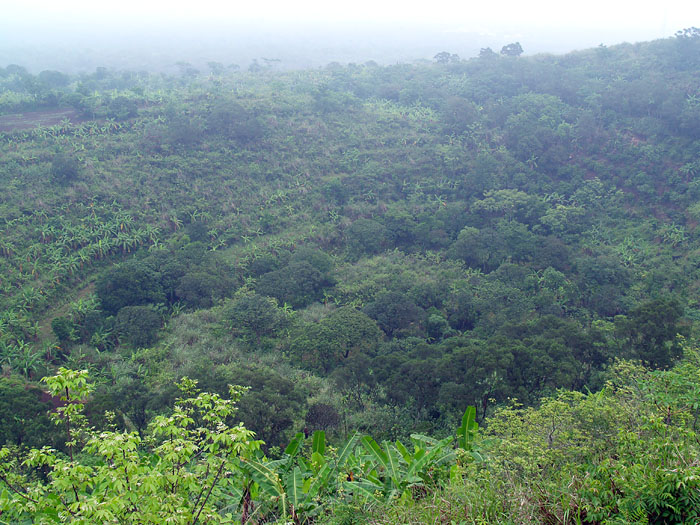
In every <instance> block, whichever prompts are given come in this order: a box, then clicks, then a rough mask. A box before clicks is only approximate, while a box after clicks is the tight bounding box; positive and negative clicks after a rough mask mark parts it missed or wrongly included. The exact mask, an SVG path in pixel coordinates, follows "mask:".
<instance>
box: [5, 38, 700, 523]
mask: <svg viewBox="0 0 700 525" xmlns="http://www.w3.org/2000/svg"><path fill="white" fill-rule="evenodd" d="M506 49H510V48H508V46H504V50H506ZM512 49H515V48H512ZM518 55H519V53H508V52H502V56H499V55H498V54H496V53H494V52H492V51H490V50H487V49H485V50H483V51H482V53H481V56H480V57H479V58H475V59H471V60H468V61H463V60H459V58H458V57H456V56H455V55H450V54H449V53H440V54H438V55H437V56H436V63H434V64H417V65H405V64H401V65H395V66H390V67H379V66H377V65H376V64H373V63H367V64H364V65H355V64H350V65H347V66H341V65H339V64H329V65H328V66H327V67H325V68H323V69H321V70H314V71H298V72H286V73H275V72H270V71H266V70H255V71H248V72H237V71H236V72H228V71H226V70H224V69H223V68H221V67H218V66H217V65H216V64H212V66H211V72H210V73H209V74H208V75H206V76H205V75H202V74H200V73H198V72H197V71H195V70H193V69H191V68H187V67H186V65H183V67H182V68H181V69H182V71H181V75H179V76H177V77H169V76H165V75H152V74H148V73H133V72H117V71H110V70H108V69H105V68H98V70H96V71H95V73H93V74H89V75H80V76H76V77H73V76H68V75H64V74H62V73H59V72H55V71H44V72H41V73H39V74H38V75H32V74H30V73H29V72H27V71H26V70H25V69H23V68H22V67H20V66H14V65H13V66H8V67H6V68H4V69H1V68H0V130H4V131H1V132H0V180H1V181H2V187H3V189H4V191H3V192H2V193H1V194H0V288H1V289H2V294H0V362H1V363H2V367H3V376H2V377H0V442H1V443H4V444H5V445H7V447H8V448H5V449H3V452H2V461H3V466H2V469H1V470H0V480H2V483H3V485H2V489H1V490H2V492H1V494H2V495H1V496H0V508H2V512H3V513H8V512H9V513H10V514H9V516H10V518H9V519H10V521H12V520H13V519H20V517H23V519H29V520H31V515H32V513H35V514H36V516H39V515H40V516H42V519H44V520H45V521H46V522H53V521H56V520H74V521H80V520H81V519H82V520H83V521H84V522H86V523H93V522H95V520H101V521H109V520H112V521H119V520H122V521H125V522H128V521H129V520H132V521H134V522H153V523H159V522H162V520H163V519H164V517H163V515H162V514H158V513H159V512H168V511H167V509H182V514H181V515H180V516H179V517H178V518H177V519H178V520H180V522H183V523H191V522H196V521H198V520H200V521H215V520H218V519H220V520H223V521H225V520H226V519H231V520H239V521H240V520H243V521H245V520H246V519H248V518H250V520H252V521H258V522H259V521H265V520H268V521H269V520H274V519H277V518H279V519H292V520H297V521H304V520H317V521H323V520H324V519H334V520H336V521H337V522H346V523H351V522H353V521H357V520H360V521H362V520H365V521H368V520H373V521H377V522H383V521H391V520H394V521H396V522H407V521H411V520H416V521H434V520H438V521H439V520H443V521H445V520H448V521H449V520H453V521H455V522H460V521H466V522H468V523H483V522H488V521H492V522H493V521H504V522H505V521H511V522H514V523H524V522H538V521H541V522H547V523H602V522H609V523H614V522H619V523H629V522H640V523H642V522H645V520H646V521H648V522H658V523H661V522H684V521H685V522H688V521H691V522H692V521H693V520H697V519H698V517H697V515H696V514H695V513H696V512H697V511H696V510H694V509H697V508H698V506H700V487H698V482H697V468H698V465H697V452H698V451H697V439H696V438H697V428H696V426H697V415H698V412H697V410H698V403H697V393H698V391H699V389H700V383H699V380H700V376H699V375H698V374H699V373H700V372H699V371H700V367H699V366H698V365H699V363H698V357H697V351H696V342H695V341H696V338H697V327H698V324H697V323H698V320H700V314H699V313H698V306H699V303H698V295H697V294H698V283H700V269H699V268H698V262H700V261H699V259H698V254H700V236H699V235H698V233H700V230H699V229H698V221H700V206H699V205H698V202H697V201H698V198H700V91H698V86H700V31H698V30H697V29H690V30H685V31H683V32H679V33H678V34H677V35H676V37H674V38H671V39H666V40H660V41H655V42H650V43H642V44H634V45H632V44H625V45H620V46H615V47H610V48H606V47H603V46H601V47H599V48H597V49H593V50H588V51H583V52H577V53H572V54H569V55H565V56H560V57H555V56H535V57H521V56H518ZM445 56H447V57H448V58H447V59H445ZM19 112H24V113H23V114H21V115H20V114H19ZM57 119H58V122H57V123H53V122H55V121H56V120H57ZM49 123H53V124H51V125H47V124H49ZM59 367H62V368H61V369H62V372H61V373H60V374H59V375H58V376H54V374H55V373H56V370H57V369H58V368H59ZM70 370H74V371H77V370H83V371H86V372H70ZM88 375H89V377H90V381H91V382H92V383H91V385H92V386H91V387H90V388H88V387H87V385H88V383H87V376H88ZM52 377H53V379H52ZM183 377H187V378H189V379H188V380H185V381H182V380H181V378H183ZM42 378H45V380H44V382H43V383H42V382H40V380H41V379H42ZM195 382H196V384H197V385H198V386H197V388H198V389H199V390H198V389H195V388H194V385H195ZM176 384H179V385H180V390H178V388H177V387H176ZM56 385H59V387H60V388H59V387H57V386H56ZM228 385H241V386H245V387H249V389H248V390H247V391H244V390H245V389H243V390H241V389H234V390H233V391H232V393H233V394H234V399H235V400H236V407H235V410H234V407H233V404H231V403H229V402H228V401H225V400H224V397H221V396H225V395H226V394H227V393H228V392H229V386H228ZM200 390H202V391H205V392H210V394H202V393H201V392H200ZM180 391H182V392H184V394H181V393H180ZM62 395H63V396H64V397H68V398H70V399H64V400H61V399H60V397H61V396H62ZM69 401H70V402H69ZM66 403H68V404H66ZM173 406H175V408H174V409H173V408H172V407H173ZM214 406H216V407H219V408H217V410H214V411H211V410H210V409H212V408H213V407H214ZM468 406H472V407H474V409H473V411H472V410H468V411H467V415H468V416H469V417H467V418H465V424H466V425H467V427H464V426H462V427H461V430H460V431H459V432H458V434H459V435H460V436H461V437H460V439H459V440H458V445H457V448H456V449H453V447H452V445H451V439H452V436H454V435H455V428H457V427H458V424H459V421H460V420H461V418H462V416H463V414H464V413H465V409H466V408H467V407H468ZM52 408H54V409H55V408H58V414H59V415H58V420H59V423H61V425H60V426H59V427H54V426H52V425H51V424H50V423H49V415H48V414H49V412H50V409H52ZM208 411H209V412H211V413H212V414H213V415H207V413H208ZM105 414H107V415H105ZM239 422H242V424H243V425H241V426H239V425H238V424H237V423H239ZM476 422H478V424H479V425H481V427H482V430H480V431H479V432H478V433H477V432H476V430H475V429H476V424H477V423H476ZM56 428H60V429H65V430H62V431H60V432H57V431H56ZM217 428H218V429H219V430H220V432H217ZM71 429H72V430H71ZM77 429H80V430H79V431H78V430H77ZM95 429H99V430H95ZM165 429H167V431H166V430H165ZM250 431H252V432H254V436H255V439H253V437H252V435H251V434H250ZM304 435H306V436H307V437H309V438H310V441H312V444H310V445H303V437H304ZM312 435H313V438H311V436H312ZM368 435H371V436H372V437H371V438H370V437H369V436H368ZM426 435H429V436H432V437H429V438H428V437H425V436H426ZM173 436H175V437H173ZM175 438H177V439H181V442H178V443H175V441H173V440H174V439H175ZM326 439H327V440H328V447H327V448H326ZM258 440H259V441H258ZM397 440H399V441H397ZM402 443H404V444H407V443H412V444H413V447H414V450H413V451H410V450H409V448H410V447H408V448H407V447H404V445H403V444H402ZM44 445H45V446H50V447H52V449H51V451H48V450H44V451H43V452H40V453H39V452H30V453H29V455H28V456H27V450H28V449H29V448H31V447H41V446H44ZM180 445H183V446H184V448H182V447H180V448H178V447H179V446H180ZM305 446H306V448H308V450H306V449H305V448H304V447H305ZM190 447H194V448H190ZM309 447H310V448H309ZM205 450H206V453H204V451H205ZM197 451H199V452H197ZM307 452H308V454H307ZM119 454H121V458H122V459H119V460H117V459H115V458H116V457H117V456H118V455H119ZM179 454H182V456H178V455H179ZM314 454H316V456H314ZM22 458H29V459H28V460H27V461H24V462H22ZM425 458H429V459H425ZM252 465H255V466H252ZM115 467H119V468H123V469H124V472H125V473H127V478H128V476H130V475H131V474H130V473H131V472H132V470H130V469H133V473H134V475H136V473H138V475H139V476H143V482H142V485H141V486H143V488H144V490H145V491H146V492H143V493H140V492H136V491H134V492H133V493H132V496H129V497H132V498H136V497H137V494H138V499H139V500H140V501H143V502H144V503H143V505H144V507H143V509H139V511H141V510H142V512H143V513H142V514H140V515H139V514H138V513H136V514H135V515H134V513H135V511H134V509H133V508H132V507H133V505H134V503H133V502H134V501H136V500H132V501H131V503H129V502H126V501H125V500H124V499H123V498H122V497H121V496H118V494H122V489H123V487H124V483H126V484H127V485H128V483H129V481H128V479H127V480H126V481H125V480H124V479H122V478H119V477H118V476H116V477H115V476H113V474H114V471H115ZM217 469H219V471H220V472H221V473H224V472H225V473H226V474H225V475H224V474H217ZM117 470H118V469H117ZM175 471H177V473H178V475H177V476H176V478H177V479H182V480H185V481H183V483H182V484H181V485H178V483H175V481H174V480H173V479H169V478H168V479H165V478H167V476H166V475H165V473H166V472H175ZM110 472H111V474H110ZM61 473H62V474H61ZM163 476H165V478H164V477H163ZM93 478H95V479H99V480H100V481H94V482H93V481H90V480H91V479H93ZM131 479H134V478H133V477H132V478H131ZM168 483H170V485H167V484H168ZM120 484H121V485H120ZM98 487H99V491H104V494H112V493H114V494H115V495H114V498H115V499H114V500H112V499H109V498H107V497H106V496H105V497H101V496H99V495H98V492H99V491H98ZM119 487H121V488H119ZM168 487H169V488H168ZM202 487H207V488H208V487H212V489H211V490H210V492H209V494H204V493H202V492H201V489H202ZM290 487H291V488H290ZM299 487H301V492H299V491H298V490H297V489H298V488H299ZM312 488H313V490H312ZM292 489H294V491H296V492H294V491H293V493H290V492H289V491H290V490H292ZM164 491H165V492H168V491H169V492H168V493H169V494H170V495H171V496H172V498H173V499H172V500H169V503H168V505H170V506H168V505H166V506H161V507H160V508H159V506H158V504H156V503H153V506H152V508H150V507H148V503H147V501H148V497H147V496H149V495H150V496H152V497H154V498H156V500H155V501H158V499H157V498H158V497H159V496H158V495H159V494H160V495H162V494H163V492H164ZM198 491H199V492H198ZM126 492H127V493H128V492H129V491H128V490H127V491H126ZM101 493H102V492H100V494H101ZM100 497H101V498H102V499H100ZM110 497H111V496H110ZM46 498H48V499H46ZM95 498H97V499H95ZM120 498H122V499H120ZM107 500H109V501H110V503H109V505H107V503H105V502H106V501H107ZM37 502H41V504H39V503H37ZM51 502H53V505H54V506H53V507H52V506H51ZM81 502H82V503H81ZM59 504H60V505H63V507H62V508H58V509H56V506H57V505H59ZM32 505H33V506H34V507H32ZM130 509H131V510H130ZM54 511H55V512H54ZM98 511H99V512H107V513H108V514H95V512H98ZM13 512H14V513H15V514H13ZM173 512H174V511H173ZM130 513H131V514H130ZM4 515H5V514H3V515H0V519H5V518H4ZM227 515H228V516H229V518H227V517H226V516H227ZM331 516H334V517H331ZM413 516H420V517H419V518H418V517H416V518H414V517H413ZM149 520H150V521H149ZM615 520H617V521H615Z"/></svg>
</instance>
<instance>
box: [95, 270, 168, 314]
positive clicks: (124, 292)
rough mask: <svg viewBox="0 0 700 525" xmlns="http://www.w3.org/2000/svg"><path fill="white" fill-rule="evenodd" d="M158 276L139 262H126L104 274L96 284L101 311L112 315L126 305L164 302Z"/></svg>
mask: <svg viewBox="0 0 700 525" xmlns="http://www.w3.org/2000/svg"><path fill="white" fill-rule="evenodd" d="M159 277H160V276H159V274H158V273H157V272H155V271H154V270H153V269H152V268H151V267H150V266H149V265H147V264H145V263H144V262H142V261H135V260H132V261H128V262H125V263H121V264H117V265H115V266H113V267H112V268H110V269H108V270H107V271H105V272H104V273H103V274H102V275H101V276H100V277H99V278H98V279H97V282H96V284H95V291H96V293H97V296H98V297H99V299H100V303H101V305H102V309H103V310H104V311H105V312H106V313H108V314H111V315H115V314H116V313H117V312H118V311H119V310H121V309H122V308H124V307H125V306H138V305H144V304H148V303H152V304H158V303H162V302H165V295H164V294H163V289H162V287H161V285H160V282H159Z"/></svg>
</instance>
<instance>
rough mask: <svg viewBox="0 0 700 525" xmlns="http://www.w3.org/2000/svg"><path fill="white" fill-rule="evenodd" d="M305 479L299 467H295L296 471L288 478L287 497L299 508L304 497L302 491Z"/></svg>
mask: <svg viewBox="0 0 700 525" xmlns="http://www.w3.org/2000/svg"><path fill="white" fill-rule="evenodd" d="M302 485H303V478H302V476H301V470H299V467H294V470H293V471H292V472H291V473H290V474H289V476H287V495H288V496H289V502H290V503H291V504H292V505H294V506H295V507H298V506H299V504H300V502H301V501H302V499H303V497H304V493H303V490H302Z"/></svg>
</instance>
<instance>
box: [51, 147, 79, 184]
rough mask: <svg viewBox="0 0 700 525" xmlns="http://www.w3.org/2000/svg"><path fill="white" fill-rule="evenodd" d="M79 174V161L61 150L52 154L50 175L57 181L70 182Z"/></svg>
mask: <svg viewBox="0 0 700 525" xmlns="http://www.w3.org/2000/svg"><path fill="white" fill-rule="evenodd" d="M79 174H80V163H79V162H78V160H77V159H76V158H75V157H74V156H73V155H71V154H69V153H67V152H61V153H57V154H56V155H54V157H53V160H52V161H51V176H52V177H53V178H54V180H56V181H57V182H59V183H61V184H64V183H67V182H72V181H73V180H75V179H76V178H77V177H78V175H79Z"/></svg>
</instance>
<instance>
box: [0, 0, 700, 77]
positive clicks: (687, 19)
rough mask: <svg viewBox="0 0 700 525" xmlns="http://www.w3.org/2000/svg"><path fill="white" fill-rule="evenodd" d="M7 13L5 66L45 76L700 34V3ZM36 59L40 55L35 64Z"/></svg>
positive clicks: (184, 6) (132, 6)
mask: <svg viewBox="0 0 700 525" xmlns="http://www.w3.org/2000/svg"><path fill="white" fill-rule="evenodd" d="M2 3H4V4H6V5H3V7H2V11H1V13H2V16H1V17H0V65H6V64H3V62H5V63H8V62H12V61H13V56H14V55H13V53H16V54H17V55H18V56H30V58H31V59H32V60H34V61H35V62H36V65H37V67H43V65H44V63H45V62H46V61H47V60H49V58H48V57H49V56H50V54H51V52H52V51H53V52H55V51H56V50H58V49H61V50H62V52H71V51H76V52H78V51H80V52H82V53H83V54H86V53H87V54H88V55H89V54H90V53H92V55H90V56H91V57H92V58H90V57H89V56H87V55H86V56H85V60H86V66H87V67H89V66H92V62H91V63H90V64H87V62H88V61H89V60H88V58H90V60H92V59H94V60H98V58H97V56H96V55H97V54H98V51H97V50H98V49H99V50H101V51H100V52H102V53H105V52H106V51H105V50H110V49H111V50H112V51H114V52H116V51H118V50H119V49H141V50H143V51H144V53H145V55H149V54H150V55H156V54H159V55H163V54H167V53H170V54H171V55H175V54H177V53H189V54H188V56H187V57H182V58H189V59H193V60H199V59H202V60H204V59H205V58H207V57H210V58H211V59H213V60H215V59H219V58H220V57H219V56H217V53H220V54H221V53H223V50H224V49H226V50H227V51H226V52H227V53H228V54H229V55H228V56H230V57H231V58H233V59H236V60H239V61H243V62H245V61H246V60H250V58H251V57H255V56H280V57H282V58H283V59H285V60H292V61H295V60H296V61H299V60H301V58H302V57H303V56H304V55H305V54H307V55H308V54H309V53H312V52H313V53H317V54H318V57H317V59H316V60H311V61H310V62H309V64H310V65H314V62H322V61H323V60H326V61H331V60H338V61H341V62H346V61H351V60H356V61H360V62H361V61H364V60H370V59H380V61H384V62H387V61H392V60H410V59H411V58H429V57H431V56H432V55H433V54H434V53H436V52H438V51H441V50H448V51H451V52H458V53H460V54H461V56H463V57H468V56H473V55H474V54H476V53H477V52H478V49H479V48H480V47H486V46H493V47H494V49H496V50H498V49H500V46H502V45H505V44H507V43H509V42H513V41H520V42H521V43H522V45H523V47H524V49H525V52H526V53H538V52H552V53H561V52H566V51H570V50H573V49H581V48H586V47H593V46H596V45H598V44H600V43H605V44H608V45H611V44H616V43H620V42H625V41H627V42H634V41H642V40H653V39H655V38H663V37H668V36H671V35H673V34H674V33H675V32H676V31H677V30H679V29H682V28H685V27H691V26H700V1H692V0H683V1H681V0H663V1H648V0H635V1H631V0H586V1H584V2H576V3H574V2H570V1H569V2H566V1H562V0H530V1H522V0H521V1H514V0H499V1H496V2H484V1H480V2H477V1H471V2H470V1H468V0H460V1H454V0H430V1H426V0H422V1H418V0H401V1H399V0H352V1H347V2H346V1H343V0H335V1H333V0H284V1H283V0H238V1H236V0H229V1H226V2H224V1H221V0H218V1H215V0H189V1H187V2H183V1H178V0H170V1H165V0H118V1H117V0H24V1H22V2H19V1H13V2H11V1H10V0H0V4H2ZM379 48H381V49H379ZM28 49H29V50H30V51H31V53H30V54H29V55H26V50H28ZM22 53H25V55H22ZM103 56H105V57H107V55H103ZM228 56H227V57H228ZM42 57H44V58H42ZM227 57H224V58H227ZM117 58H119V57H118V56H114V57H111V59H117ZM146 58H148V57H147V56H146ZM42 60H43V61H44V62H42ZM144 60H145V58H144ZM144 64H145V62H144ZM315 65H318V64H315Z"/></svg>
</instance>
